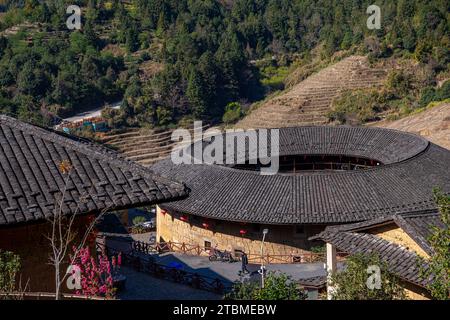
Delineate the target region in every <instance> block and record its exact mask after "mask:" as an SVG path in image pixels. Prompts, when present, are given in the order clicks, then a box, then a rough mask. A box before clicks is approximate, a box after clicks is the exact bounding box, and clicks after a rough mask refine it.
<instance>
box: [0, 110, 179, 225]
mask: <svg viewBox="0 0 450 320" xmlns="http://www.w3.org/2000/svg"><path fill="white" fill-rule="evenodd" d="M64 160H68V161H69V162H70V164H71V167H72V170H71V173H70V175H69V178H68V179H67V174H66V175H64V174H63V173H62V172H61V171H60V170H59V165H60V164H61V162H63V161H64ZM65 180H67V184H66V182H65ZM64 190H65V197H64V201H63V205H62V211H63V213H65V214H69V213H75V212H76V213H81V214H82V213H96V212H99V211H101V210H104V209H109V210H116V209H122V208H128V207H135V206H140V205H147V204H152V203H159V202H163V201H167V200H171V199H176V198H180V197H183V196H186V195H187V188H186V187H185V186H184V185H183V184H180V183H176V182H172V181H170V180H168V179H167V178H162V177H159V176H157V175H155V174H154V173H153V172H151V171H149V170H147V169H145V168H143V167H141V166H139V165H137V164H134V163H131V162H127V161H125V160H123V158H121V157H120V156H119V155H118V154H117V153H116V152H114V151H112V150H109V149H106V148H103V147H101V146H98V145H95V144H92V143H90V142H87V141H85V140H81V139H76V138H73V137H69V136H66V135H63V134H59V133H56V132H53V131H51V130H47V129H43V128H40V127H36V126H33V125H30V124H26V123H23V122H20V121H18V120H16V119H13V118H10V117H7V116H4V115H0V225H8V224H14V223H23V222H28V221H34V220H39V219H44V218H46V217H49V216H51V215H52V214H53V212H54V209H55V206H57V207H59V205H58V203H59V199H61V195H62V193H63V191H64Z"/></svg>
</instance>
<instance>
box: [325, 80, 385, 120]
mask: <svg viewBox="0 0 450 320" xmlns="http://www.w3.org/2000/svg"><path fill="white" fill-rule="evenodd" d="M387 100H389V96H388V95H387V93H383V92H378V91H377V90H373V89H370V90H366V89H362V90H355V91H346V92H344V93H343V94H342V95H341V96H340V97H338V98H337V99H335V100H334V101H333V103H332V108H331V111H330V112H328V114H327V116H328V118H329V119H330V120H331V121H337V122H339V123H341V124H345V123H352V124H361V123H365V122H368V121H374V120H377V119H378V117H377V113H379V112H381V111H383V110H385V109H386V108H387V106H386V101H387Z"/></svg>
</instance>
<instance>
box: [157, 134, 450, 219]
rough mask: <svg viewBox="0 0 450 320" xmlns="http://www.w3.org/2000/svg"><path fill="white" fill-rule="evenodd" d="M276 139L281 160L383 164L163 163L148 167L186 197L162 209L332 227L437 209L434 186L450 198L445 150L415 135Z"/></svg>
mask: <svg viewBox="0 0 450 320" xmlns="http://www.w3.org/2000/svg"><path fill="white" fill-rule="evenodd" d="M279 142H280V155H343V156H353V157H363V158H368V159H375V160H377V161H380V162H382V163H383V164H384V165H382V166H378V167H373V168H369V169H364V170H352V171H331V170H330V171H303V172H298V173H296V174H295V175H289V174H288V175H286V174H275V175H261V174H260V173H259V172H254V171H248V170H239V169H235V168H229V167H226V166H222V165H209V164H181V165H175V164H173V163H172V162H171V160H170V159H167V160H163V161H161V162H159V163H157V164H155V165H154V166H153V167H152V169H153V170H154V171H155V172H157V173H159V174H161V175H164V176H167V177H169V178H171V179H176V180H179V181H182V182H184V183H186V184H187V186H188V187H189V188H190V189H191V192H190V196H189V197H188V198H186V199H183V200H180V201H175V202H171V203H169V204H167V205H165V206H166V207H167V208H169V209H175V210H177V211H181V212H184V213H189V214H194V215H199V216H203V217H209V218H215V219H221V220H230V221H241V222H254V223H267V224H301V223H311V224H330V223H348V222H357V221H362V220H366V219H371V218H375V217H378V216H384V215H387V214H396V213H402V212H420V211H424V210H431V209H435V204H434V202H433V200H432V189H433V188H434V187H440V188H441V189H442V190H443V191H444V192H445V193H450V174H449V172H450V170H449V169H450V151H448V150H446V149H444V148H441V147H439V146H437V145H434V144H432V143H430V142H428V141H427V140H425V139H423V138H421V137H419V136H416V135H413V134H409V133H403V132H399V131H395V130H388V129H380V128H365V127H298V128H283V129H280V131H279ZM203 144H204V145H207V144H208V143H207V142H203Z"/></svg>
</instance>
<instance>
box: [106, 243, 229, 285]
mask: <svg viewBox="0 0 450 320" xmlns="http://www.w3.org/2000/svg"><path fill="white" fill-rule="evenodd" d="M97 246H98V250H101V251H104V252H105V253H106V254H107V255H117V254H119V253H121V255H122V264H123V265H127V266H130V267H132V268H134V269H135V270H136V271H138V272H144V273H147V274H149V275H151V276H154V277H156V278H160V279H164V280H169V281H173V282H176V283H180V284H184V285H188V286H190V287H193V288H195V289H200V290H206V291H210V292H214V293H218V294H223V293H224V292H226V291H228V290H230V289H231V283H228V284H227V283H224V282H223V281H221V280H220V279H219V278H211V277H208V276H203V275H199V274H198V273H195V272H189V271H185V270H180V269H178V268H174V267H169V266H166V265H163V264H159V263H156V262H155V261H154V260H153V259H152V257H151V256H148V257H143V256H140V255H139V254H136V253H137V252H143V253H148V252H153V250H156V249H157V248H165V243H164V244H163V245H161V244H158V245H155V246H152V245H150V244H148V243H143V242H138V241H136V242H133V249H132V250H131V251H130V252H121V251H120V250H117V249H115V248H112V247H109V246H105V245H102V244H100V243H97ZM135 248H136V249H137V250H136V249H135ZM141 249H142V250H143V251H140V250H141Z"/></svg>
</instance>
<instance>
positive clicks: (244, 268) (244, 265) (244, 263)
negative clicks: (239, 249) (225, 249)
mask: <svg viewBox="0 0 450 320" xmlns="http://www.w3.org/2000/svg"><path fill="white" fill-rule="evenodd" d="M241 262H242V273H249V271H248V269H247V265H248V257H247V254H246V253H245V252H243V253H242V257H241Z"/></svg>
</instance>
